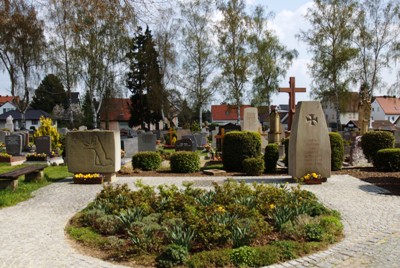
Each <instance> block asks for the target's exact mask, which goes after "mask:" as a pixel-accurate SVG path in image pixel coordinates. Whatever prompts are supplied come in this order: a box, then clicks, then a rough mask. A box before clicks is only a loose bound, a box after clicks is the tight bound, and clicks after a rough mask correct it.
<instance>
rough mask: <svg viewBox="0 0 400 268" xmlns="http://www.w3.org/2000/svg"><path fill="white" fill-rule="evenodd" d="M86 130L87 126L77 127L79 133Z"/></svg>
mask: <svg viewBox="0 0 400 268" xmlns="http://www.w3.org/2000/svg"><path fill="white" fill-rule="evenodd" d="M87 129H88V128H87V126H80V127H78V130H79V131H85V130H87Z"/></svg>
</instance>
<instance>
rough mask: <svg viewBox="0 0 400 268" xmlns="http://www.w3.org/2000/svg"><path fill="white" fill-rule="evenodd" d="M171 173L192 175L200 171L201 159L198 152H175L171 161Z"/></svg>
mask: <svg viewBox="0 0 400 268" xmlns="http://www.w3.org/2000/svg"><path fill="white" fill-rule="evenodd" d="M170 163H171V171H172V172H176V173H192V172H196V171H199V170H200V157H199V155H198V154H197V153H196V152H175V153H173V154H172V155H171V159H170Z"/></svg>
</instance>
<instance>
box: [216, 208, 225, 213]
mask: <svg viewBox="0 0 400 268" xmlns="http://www.w3.org/2000/svg"><path fill="white" fill-rule="evenodd" d="M217 211H218V212H222V213H224V212H225V209H224V207H223V206H218V207H217Z"/></svg>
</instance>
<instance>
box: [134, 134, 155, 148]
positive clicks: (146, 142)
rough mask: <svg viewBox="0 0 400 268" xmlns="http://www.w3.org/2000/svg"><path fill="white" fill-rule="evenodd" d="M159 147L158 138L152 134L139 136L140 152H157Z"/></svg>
mask: <svg viewBox="0 0 400 268" xmlns="http://www.w3.org/2000/svg"><path fill="white" fill-rule="evenodd" d="M156 145H157V136H156V135H155V134H153V133H151V132H146V133H142V134H139V135H138V148H139V152H155V151H156Z"/></svg>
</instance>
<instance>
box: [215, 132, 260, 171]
mask: <svg viewBox="0 0 400 268" xmlns="http://www.w3.org/2000/svg"><path fill="white" fill-rule="evenodd" d="M260 156H261V136H260V134H259V133H257V132H250V131H232V132H229V133H227V134H226V135H225V137H224V140H223V147H222V162H223V165H224V169H225V170H227V171H239V172H241V171H243V160H244V159H246V158H251V157H255V158H257V157H260Z"/></svg>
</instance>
